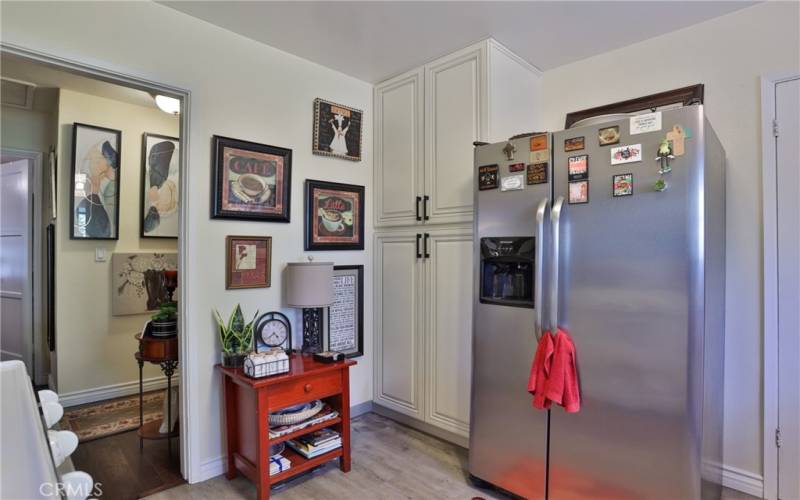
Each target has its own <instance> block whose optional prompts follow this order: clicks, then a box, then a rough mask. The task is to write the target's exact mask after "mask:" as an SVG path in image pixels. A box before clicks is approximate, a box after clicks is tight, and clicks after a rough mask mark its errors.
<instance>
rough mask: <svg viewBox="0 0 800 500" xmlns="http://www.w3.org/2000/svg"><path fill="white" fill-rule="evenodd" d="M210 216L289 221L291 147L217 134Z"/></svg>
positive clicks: (215, 137)
mask: <svg viewBox="0 0 800 500" xmlns="http://www.w3.org/2000/svg"><path fill="white" fill-rule="evenodd" d="M213 142H214V156H213V158H214V168H213V179H212V188H211V217H212V218H214V219H237V220H257V221H266V222H289V217H290V207H291V202H290V197H291V192H292V189H291V184H292V150H291V149H286V148H280V147H276V146H268V145H266V144H258V143H255V142H247V141H240V140H238V139H229V138H227V137H220V136H217V135H215V136H214V141H213Z"/></svg>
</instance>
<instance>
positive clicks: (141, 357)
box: [134, 333, 178, 456]
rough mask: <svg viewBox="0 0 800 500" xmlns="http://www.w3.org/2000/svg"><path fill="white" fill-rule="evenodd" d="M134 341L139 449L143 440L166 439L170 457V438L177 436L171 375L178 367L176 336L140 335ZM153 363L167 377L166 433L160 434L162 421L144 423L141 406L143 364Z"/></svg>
mask: <svg viewBox="0 0 800 500" xmlns="http://www.w3.org/2000/svg"><path fill="white" fill-rule="evenodd" d="M135 337H136V340H137V341H139V350H138V351H137V352H136V354H134V357H135V358H136V361H137V362H138V363H139V430H138V431H137V434H139V449H140V450H142V449H144V440H145V439H167V450H168V454H169V455H170V456H171V455H172V438H173V437H174V436H177V435H178V432H177V431H173V430H172V427H171V424H172V375H173V374H174V373H175V368H177V366H178V336H177V335H176V336H173V337H165V338H160V337H151V336H149V335H148V336H144V337H143V336H142V334H141V333H137V334H136V335H135ZM145 361H146V362H148V363H153V364H157V365H159V366H160V367H161V371H162V372H164V375H166V377H167V396H166V397H167V433H166V434H162V433H160V432H159V427H161V422H162V421H163V420H164V419H163V418H162V419H159V420H154V421H152V422H148V423H146V424H145V423H144V405H143V392H144V391H143V385H142V370H143V368H144V363H145Z"/></svg>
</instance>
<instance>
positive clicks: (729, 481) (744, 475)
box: [703, 462, 764, 498]
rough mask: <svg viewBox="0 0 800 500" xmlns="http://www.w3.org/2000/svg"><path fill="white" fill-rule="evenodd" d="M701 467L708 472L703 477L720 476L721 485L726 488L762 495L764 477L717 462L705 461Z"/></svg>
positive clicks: (755, 495) (760, 496) (757, 495)
mask: <svg viewBox="0 0 800 500" xmlns="http://www.w3.org/2000/svg"><path fill="white" fill-rule="evenodd" d="M703 467H704V468H705V469H706V471H704V472H707V474H708V475H706V474H704V477H709V478H720V477H722V486H724V487H726V488H730V489H732V490H736V491H741V492H742V493H747V494H748V495H752V496H754V497H758V498H762V497H763V496H764V478H763V477H762V476H760V475H758V474H755V473H753V472H750V471H746V470H744V469H739V468H738V467H732V466H730V465H724V464H722V465H720V464H718V463H710V462H706V463H704V464H703ZM717 480H719V479H717Z"/></svg>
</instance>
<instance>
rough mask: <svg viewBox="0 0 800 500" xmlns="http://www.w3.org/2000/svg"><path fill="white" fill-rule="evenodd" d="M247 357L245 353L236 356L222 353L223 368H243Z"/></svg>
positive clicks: (238, 353) (235, 354)
mask: <svg viewBox="0 0 800 500" xmlns="http://www.w3.org/2000/svg"><path fill="white" fill-rule="evenodd" d="M245 357H247V355H246V354H245V353H243V352H237V353H234V354H226V353H224V352H223V353H222V366H224V367H225V368H241V367H242V365H244V358H245Z"/></svg>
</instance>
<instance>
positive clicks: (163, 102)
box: [154, 94, 181, 115]
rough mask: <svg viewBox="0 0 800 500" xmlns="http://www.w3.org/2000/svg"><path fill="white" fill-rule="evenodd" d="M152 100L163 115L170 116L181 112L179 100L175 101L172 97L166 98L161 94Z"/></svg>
mask: <svg viewBox="0 0 800 500" xmlns="http://www.w3.org/2000/svg"><path fill="white" fill-rule="evenodd" d="M154 98H155V100H156V106H158V109H160V110H161V111H163V112H164V113H169V114H171V115H178V114H180V112H181V101H180V99H175V98H174V97H168V96H165V95H161V94H159V95H157V96H155V97H154Z"/></svg>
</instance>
